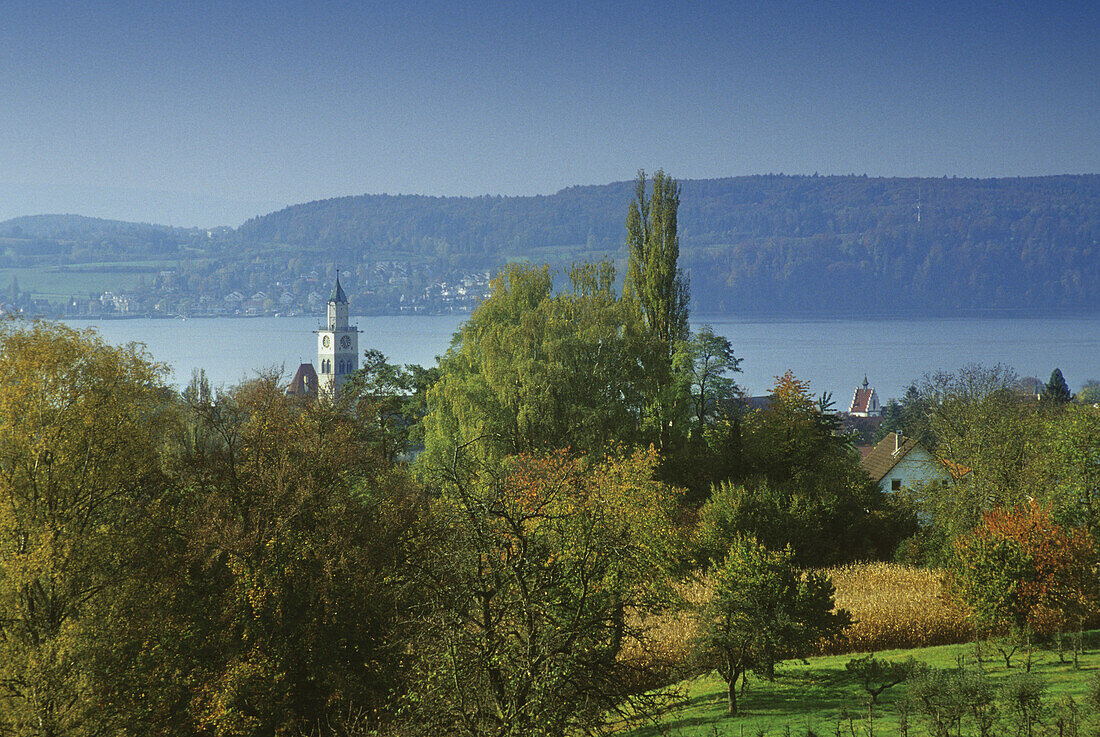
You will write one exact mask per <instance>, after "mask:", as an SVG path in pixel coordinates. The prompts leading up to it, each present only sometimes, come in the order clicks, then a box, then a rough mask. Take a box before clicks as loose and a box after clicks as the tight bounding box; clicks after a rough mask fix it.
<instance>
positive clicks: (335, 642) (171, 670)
mask: <svg viewBox="0 0 1100 737" xmlns="http://www.w3.org/2000/svg"><path fill="white" fill-rule="evenodd" d="M184 396H185V397H186V398H187V399H189V400H190V401H189V402H188V405H187V406H186V407H185V408H184V410H183V421H182V423H181V427H180V429H179V431H178V432H177V433H174V435H173V437H172V443H171V444H170V445H169V449H168V453H167V456H166V458H165V464H166V466H167V467H168V469H169V470H170V472H171V473H172V475H173V477H174V478H175V479H176V480H177V489H176V490H175V493H174V495H173V496H171V497H170V498H167V499H166V500H165V501H166V504H164V505H161V506H160V507H158V508H156V509H152V510H150V518H151V522H152V524H153V525H154V526H155V530H156V534H151V535H149V536H148V537H147V539H145V540H142V541H141V544H140V545H138V546H137V547H136V548H135V549H134V551H133V552H130V553H128V554H127V560H128V561H129V565H130V567H131V568H132V570H133V571H134V572H135V577H134V580H133V581H131V582H129V583H128V584H127V585H126V586H122V587H120V588H119V589H118V590H117V591H116V594H115V596H114V597H112V599H111V603H110V611H111V612H112V613H113V616H112V618H111V619H112V621H113V622H114V624H112V625H111V626H104V627H102V628H101V630H100V631H99V632H97V635H98V637H99V639H100V640H101V641H103V642H111V643H112V652H111V653H104V654H103V657H101V658H100V659H99V660H98V661H97V667H98V668H99V670H100V672H102V673H103V674H104V678H105V680H106V681H107V682H108V683H109V684H111V688H110V689H108V690H106V691H105V692H104V693H103V694H102V695H101V696H100V706H101V708H102V707H103V706H104V705H108V706H109V707H110V708H111V709H112V710H114V711H116V712H117V713H119V714H120V715H122V716H123V717H124V721H122V726H123V727H124V728H125V729H124V730H119V731H120V732H121V733H128V734H134V735H139V734H166V735H169V734H175V735H193V734H196V733H210V734H217V735H224V736H226V737H229V736H240V737H245V736H247V737H253V736H257V737H258V736H259V735H271V734H288V735H291V734H300V733H301V734H316V735H318V736H319V737H320V736H321V735H330V734H344V733H345V732H342V731H341V729H343V726H344V725H342V721H345V720H346V719H347V718H348V717H349V716H351V717H354V718H356V719H357V720H359V721H360V726H367V727H370V728H375V727H377V726H378V723H379V720H381V719H383V718H384V715H385V714H386V713H387V705H388V704H389V702H390V698H391V696H392V694H393V692H394V691H395V690H396V689H398V688H399V684H400V678H401V672H402V668H403V659H404V657H405V654H406V653H407V642H406V641H405V640H404V639H402V638H401V637H400V636H398V634H397V627H396V621H397V619H398V618H399V617H402V616H403V615H404V612H406V610H407V608H408V607H407V605H406V603H405V602H406V600H405V598H404V596H405V594H406V593H407V589H403V588H402V585H401V582H402V581H403V580H404V576H403V574H402V571H403V570H404V563H403V560H404V556H405V554H406V548H405V547H404V545H403V544H402V540H403V536H404V535H405V534H406V532H407V530H408V529H409V528H410V527H411V523H412V519H413V518H414V517H415V516H416V515H417V514H418V508H417V504H416V497H415V495H414V494H412V493H411V490H410V485H409V483H408V480H407V478H406V477H405V476H404V475H403V473H402V472H401V471H400V470H399V469H396V468H393V467H392V466H391V465H390V464H388V463H386V462H385V461H384V460H382V459H380V458H379V457H378V456H377V455H376V454H375V453H373V452H372V451H371V447H370V446H371V444H372V443H371V433H369V432H366V431H364V430H363V429H362V428H359V427H358V426H357V422H356V419H357V418H356V416H355V415H354V414H353V413H351V412H349V411H347V408H346V407H344V406H342V405H340V404H337V403H331V402H309V401H303V400H300V399H296V398H290V397H287V396H286V395H285V394H284V392H283V391H282V388H281V387H280V386H279V384H278V382H277V380H276V378H275V377H272V376H265V377H262V378H260V379H258V380H255V381H252V382H248V383H246V384H243V385H241V386H239V387H235V388H233V389H230V390H229V391H224V392H220V393H218V395H217V396H213V395H211V394H210V393H209V392H205V391H202V389H201V386H200V387H194V391H192V390H190V389H189V390H188V391H186V392H185V393H184ZM363 722H365V725H364V723H363Z"/></svg>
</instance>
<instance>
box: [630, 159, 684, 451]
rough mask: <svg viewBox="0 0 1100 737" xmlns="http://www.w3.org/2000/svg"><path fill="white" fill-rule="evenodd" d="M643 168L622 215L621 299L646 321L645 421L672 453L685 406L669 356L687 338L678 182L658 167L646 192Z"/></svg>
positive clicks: (644, 322) (682, 422) (643, 356)
mask: <svg viewBox="0 0 1100 737" xmlns="http://www.w3.org/2000/svg"><path fill="white" fill-rule="evenodd" d="M649 189H650V188H649V187H647V183H646V175H645V172H644V171H639V172H638V178H637V180H636V181H635V187H634V198H633V199H632V200H631V202H630V206H629V208H628V209H627V215H626V239H627V248H628V250H629V252H630V253H629V259H628V262H627V272H626V280H625V282H624V284H623V301H624V302H625V303H626V304H627V305H628V306H629V307H630V308H631V309H633V310H635V313H636V314H637V316H638V317H639V318H640V322H641V323H642V324H643V325H644V335H643V338H644V340H643V344H644V343H648V344H649V347H648V350H644V351H643V355H642V362H643V364H645V366H646V374H647V376H648V377H649V379H650V382H649V387H648V388H647V390H646V392H645V394H646V410H645V415H646V419H645V421H644V423H643V424H644V425H645V426H646V427H647V428H648V431H649V432H650V433H652V434H653V436H654V439H655V440H656V441H657V442H658V444H659V446H660V448H661V449H662V451H663V452H665V453H666V454H668V453H670V452H671V451H672V449H673V448H674V447H676V446H677V445H678V444H679V443H677V442H675V438H676V435H677V433H680V437H679V440H681V441H682V440H684V439H685V438H686V434H684V432H683V431H684V428H685V424H686V423H685V422H684V421H685V420H686V419H687V413H688V411H689V406H688V401H687V396H686V394H687V393H686V385H685V382H684V381H680V380H679V378H678V377H677V375H676V372H675V371H674V370H673V357H674V356H675V355H676V352H677V350H678V349H679V348H680V346H681V345H682V344H683V343H684V342H685V341H686V340H687V339H688V321H687V318H688V307H687V305H688V286H687V279H686V278H685V277H684V274H683V272H682V271H680V268H679V266H677V261H678V260H679V258H680V241H679V238H678V237H677V235H676V214H677V210H678V209H679V207H680V186H679V185H678V184H677V183H676V182H675V181H674V180H673V179H672V177H670V176H668V175H667V174H665V173H664V172H663V171H661V170H658V171H657V173H656V174H654V175H653V186H652V193H651V194H650V193H649Z"/></svg>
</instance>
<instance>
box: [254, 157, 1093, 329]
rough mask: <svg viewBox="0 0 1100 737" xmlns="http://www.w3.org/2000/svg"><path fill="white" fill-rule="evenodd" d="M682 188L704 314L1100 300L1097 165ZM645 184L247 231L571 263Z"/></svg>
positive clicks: (600, 243)
mask: <svg viewBox="0 0 1100 737" xmlns="http://www.w3.org/2000/svg"><path fill="white" fill-rule="evenodd" d="M681 184H682V197H681V200H682V204H681V207H680V213H679V226H680V232H679V237H680V242H681V247H682V255H681V259H682V264H683V266H684V269H685V271H686V272H687V273H688V274H689V275H690V277H691V280H692V287H693V290H692V291H693V294H694V296H695V300H696V307H697V309H698V310H700V311H738V312H745V311H751V312H763V311H800V310H811V309H812V310H822V309H825V310H835V311H840V310H852V309H867V308H874V309H886V308H889V309H900V310H908V311H920V310H934V311H950V310H959V309H977V308H1039V309H1067V310H1095V309H1097V308H1100V284H1098V283H1097V282H1096V281H1095V280H1094V279H1090V278H1089V274H1090V273H1091V271H1092V270H1093V269H1095V266H1096V264H1097V262H1098V258H1100V250H1098V249H1100V246H1098V242H1100V177H1098V176H1096V175H1085V176H1053V177H1032V178H1017V179H947V178H944V179H917V178H910V179H900V178H868V177H861V176H828V177H816V176H815V177H805V176H783V175H767V176H751V177H735V178H726V179H711V180H685V181H683V182H682V183H681ZM629 193H630V184H629V183H627V182H618V183H614V184H609V185H603V186H586V187H570V188H568V189H564V190H562V191H560V192H558V193H556V194H554V195H551V196H538V197H489V196H486V197H476V198H462V197H421V196H388V195H364V196H361V197H344V198H339V199H333V200H322V201H318V202H312V203H308V204H304V205H297V206H294V207H289V208H286V209H285V210H281V211H279V212H276V213H272V214H270V215H266V216H263V217H260V218H255V219H253V220H250V221H248V222H246V223H245V224H244V225H242V226H241V228H240V229H239V230H238V234H239V236H240V238H241V240H242V242H243V243H284V244H297V245H300V246H302V247H321V248H322V249H326V250H330V251H333V252H349V253H355V254H359V255H361V256H362V257H363V258H369V257H380V256H384V255H393V254H396V253H400V254H403V255H404V256H405V257H410V256H411V257H420V258H425V259H444V260H448V261H449V262H450V263H452V264H453V265H455V266H459V265H462V266H468V267H488V268H491V267H495V266H499V265H500V264H502V263H504V262H505V261H507V260H509V259H515V258H531V259H532V260H542V261H550V262H551V263H562V264H564V263H568V262H570V261H572V260H574V259H577V258H581V257H584V256H585V255H591V254H592V253H606V254H611V255H615V256H618V257H622V256H623V255H624V254H623V250H624V249H623V245H624V242H625V233H624V231H623V226H622V215H621V204H620V203H621V202H622V201H623V200H624V199H626V198H628V197H629ZM918 206H919V213H918ZM918 214H919V220H918Z"/></svg>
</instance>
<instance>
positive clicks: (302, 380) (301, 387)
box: [286, 363, 317, 397]
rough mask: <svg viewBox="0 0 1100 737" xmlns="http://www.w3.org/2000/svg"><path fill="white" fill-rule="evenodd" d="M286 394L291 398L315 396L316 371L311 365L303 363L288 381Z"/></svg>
mask: <svg viewBox="0 0 1100 737" xmlns="http://www.w3.org/2000/svg"><path fill="white" fill-rule="evenodd" d="M286 393H287V394H288V395H289V396H292V397H315V396H317V371H316V369H314V368H313V364H312V363H303V364H302V365H301V366H299V367H298V370H297V371H296V372H295V373H294V378H293V379H291V380H290V386H288V387H287V388H286Z"/></svg>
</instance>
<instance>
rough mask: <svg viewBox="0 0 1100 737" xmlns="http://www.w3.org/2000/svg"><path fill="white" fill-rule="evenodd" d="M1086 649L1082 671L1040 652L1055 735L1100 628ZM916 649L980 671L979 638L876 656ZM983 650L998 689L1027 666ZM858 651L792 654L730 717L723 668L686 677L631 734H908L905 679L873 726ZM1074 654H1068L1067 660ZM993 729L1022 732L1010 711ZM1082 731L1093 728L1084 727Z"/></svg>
mask: <svg viewBox="0 0 1100 737" xmlns="http://www.w3.org/2000/svg"><path fill="white" fill-rule="evenodd" d="M1085 648H1086V649H1085V653H1084V654H1083V655H1082V656H1081V658H1080V666H1081V668H1080V670H1074V669H1073V664H1072V663H1071V662H1065V663H1062V662H1059V657H1058V654H1057V653H1056V652H1053V651H1051V650H1042V651H1040V650H1036V651H1035V654H1034V656H1033V664H1032V673H1033V674H1035V675H1037V676H1038V677H1039V678H1041V679H1042V680H1043V681H1044V682H1045V683H1046V685H1047V690H1046V692H1045V695H1044V702H1045V705H1046V712H1045V714H1044V716H1043V727H1042V729H1045V730H1047V732H1046V733H1048V734H1059V732H1058V729H1057V724H1056V722H1057V718H1058V716H1059V713H1060V712H1059V704H1060V702H1061V701H1062V699H1063V697H1065V696H1072V697H1073V699H1075V700H1076V701H1077V703H1081V702H1082V701H1083V700H1084V699H1085V698H1086V695H1087V693H1088V691H1089V688H1090V682H1095V680H1096V679H1098V678H1100V652H1098V650H1097V648H1100V630H1098V631H1093V632H1089V633H1086V635H1085ZM990 655H992V656H993V657H995V658H997V660H993V659H992V658H991V657H989V656H990ZM909 656H912V657H914V658H915V659H917V660H919V661H923V662H925V663H927V664H928V665H930V666H933V667H936V668H943V669H954V668H958V667H959V665H960V664H962V666H963V667H964V668H965V669H967V670H973V671H977V670H979V665H978V663H977V660H976V657H975V650H974V646H973V645H944V646H941V647H931V648H923V649H917V650H893V651H884V652H880V653H877V654H876V657H877V658H879V659H884V660H903V659H905V658H906V657H909ZM983 656H984V657H983V660H984V666H983V669H984V672H985V673H986V675H987V676H988V677H989V680H990V681H991V684H992V685H993V686H994V688H1000V687H1003V686H1004V684H1005V683H1006V681H1007V680H1008V679H1010V678H1013V677H1016V676H1017V674H1019V673H1021V672H1023V670H1024V668H1023V667H1022V666H1023V658H1022V657H1021V656H1017V657H1016V658H1015V659H1014V664H1015V665H1016V667H1013V668H1012V669H1007V668H1006V667H1005V665H1004V661H1003V659H1001V658H1000V656H999V655H997V654H996V653H995V652H992V651H991V650H990V649H989V648H988V647H986V648H984V649H983ZM854 657H858V655H840V656H832V657H821V658H812V659H810V662H809V664H808V665H807V664H802V663H800V662H794V661H792V662H789V663H785V664H783V667H782V668H781V669H780V670H779V672H778V674H777V675H778V677H777V679H776V681H775V682H774V683H768V682H766V681H762V680H759V679H750V682H749V688H748V690H747V691H746V692H745V693H744V696H742V697H740V698H739V699H738V709H739V711H740V716H736V717H728V716H726V684H725V682H724V681H722V679H721V678H720V677H719V676H718V675H717V674H709V675H705V676H700V677H698V678H694V679H691V680H689V681H684V682H683V683H681V684H680V688H681V689H682V690H683V692H684V695H685V697H686V704H685V706H683V707H682V708H680V709H678V710H677V711H674V712H672V713H671V714H669V715H667V716H666V717H665V719H663V720H662V721H661V722H660V723H659V724H657V725H653V726H647V727H643V728H639V729H636V730H634V731H632V732H629V733H628V734H630V735H632V737H658V736H661V737H674V736H675V737H680V736H682V737H719V736H721V735H732V736H735V737H743V736H746V735H747V736H749V737H761V736H766V735H773V736H774V737H787V736H788V735H795V736H796V737H803V736H804V735H807V734H814V735H818V736H819V737H873V734H878V735H896V734H901V733H902V732H901V730H900V729H899V723H898V715H899V711H901V710H903V709H905V708H906V702H908V701H909V699H907V693H908V692H907V687H906V684H901V685H898V686H895V687H893V688H891V689H889V690H887V691H886V692H884V693H883V694H882V695H881V696H879V702H880V703H879V704H878V705H876V706H875V710H874V724H873V734H872V732H870V731H869V729H868V728H869V721H868V711H867V707H868V701H869V699H868V696H867V694H866V692H865V691H864V690H863V689H862V688H861V687H860V686H859V685H858V684H857V683H856V682H855V681H854V680H853V679H851V678H850V677H849V676H848V675H847V671H846V669H845V664H846V663H847V662H848V661H849V660H851V659H852V658H854ZM1071 659H1072V658H1071V656H1070V654H1068V653H1067V654H1066V660H1067V661H1070V660H1071ZM908 709H909V710H910V714H909V724H910V727H909V732H908V734H909V735H910V736H911V737H922V736H923V735H930V734H933V732H932V730H931V728H930V724H929V720H928V719H927V718H926V717H925V716H924V715H923V714H922V713H921V711H920V710H919V708H917V707H916V706H915V705H911V704H910V705H909V706H908ZM1086 713H1088V710H1087V709H1082V714H1086ZM1091 719H1092V723H1093V724H1095V725H1096V726H1097V728H1098V729H1100V715H1097V714H1093V715H1092V717H1091ZM960 727H961V732H960ZM993 733H994V734H997V735H1006V734H1016V728H1015V726H1013V724H1012V722H1011V719H1010V718H1009V715H1008V714H1007V712H1006V713H1002V715H1001V721H1000V722H999V723H998V724H997V725H996V726H995V727H994V730H993ZM959 734H961V735H963V736H964V737H965V736H966V735H977V734H978V730H977V728H976V727H975V725H974V723H973V720H972V719H970V718H964V719H963V720H962V723H961V725H956V726H955V727H953V728H952V730H951V737H955V736H956V735H959ZM1036 734H1038V732H1036ZM1064 734H1068V733H1064ZM1080 734H1081V735H1085V734H1092V733H1091V732H1086V730H1085V729H1084V726H1082V727H1081V731H1080Z"/></svg>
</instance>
